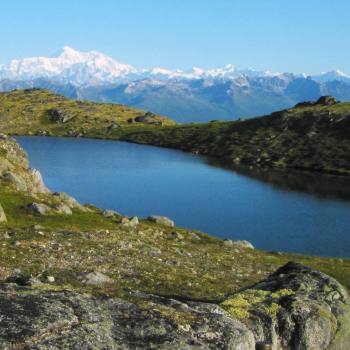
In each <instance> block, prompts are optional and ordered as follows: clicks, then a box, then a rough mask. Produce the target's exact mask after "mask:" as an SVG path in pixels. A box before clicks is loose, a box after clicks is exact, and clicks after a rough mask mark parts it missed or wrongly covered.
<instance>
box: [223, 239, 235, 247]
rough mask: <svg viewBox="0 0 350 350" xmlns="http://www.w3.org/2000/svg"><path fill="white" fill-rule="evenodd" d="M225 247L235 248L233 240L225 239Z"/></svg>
mask: <svg viewBox="0 0 350 350" xmlns="http://www.w3.org/2000/svg"><path fill="white" fill-rule="evenodd" d="M223 244H224V246H226V247H232V246H233V241H232V239H224V243H223Z"/></svg>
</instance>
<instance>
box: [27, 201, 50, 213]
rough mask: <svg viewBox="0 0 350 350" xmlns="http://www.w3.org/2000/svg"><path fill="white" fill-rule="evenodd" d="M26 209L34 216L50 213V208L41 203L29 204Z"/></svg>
mask: <svg viewBox="0 0 350 350" xmlns="http://www.w3.org/2000/svg"><path fill="white" fill-rule="evenodd" d="M26 209H27V210H28V211H30V212H32V213H34V214H40V215H48V214H49V213H50V212H51V208H50V207H49V206H48V205H46V204H43V203H35V202H34V203H31V204H29V205H27V207H26Z"/></svg>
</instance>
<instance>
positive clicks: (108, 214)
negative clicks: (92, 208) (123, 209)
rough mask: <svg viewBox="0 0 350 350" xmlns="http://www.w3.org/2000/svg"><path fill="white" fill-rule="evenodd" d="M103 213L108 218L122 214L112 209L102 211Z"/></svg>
mask: <svg viewBox="0 0 350 350" xmlns="http://www.w3.org/2000/svg"><path fill="white" fill-rule="evenodd" d="M102 214H103V216H104V217H106V218H114V217H116V216H121V215H120V214H119V213H118V212H116V211H115V210H112V209H106V210H104V211H103V212H102Z"/></svg>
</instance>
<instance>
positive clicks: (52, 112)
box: [46, 108, 74, 123]
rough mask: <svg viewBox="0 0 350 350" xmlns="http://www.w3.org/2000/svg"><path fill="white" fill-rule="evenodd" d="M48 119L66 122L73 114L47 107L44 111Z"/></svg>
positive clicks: (55, 121)
mask: <svg viewBox="0 0 350 350" xmlns="http://www.w3.org/2000/svg"><path fill="white" fill-rule="evenodd" d="M46 114H47V116H48V119H49V120H50V121H52V122H54V123H67V122H68V121H70V120H71V119H73V118H74V115H73V114H67V113H66V112H64V111H61V110H59V109H55V108H54V109H49V110H47V112H46Z"/></svg>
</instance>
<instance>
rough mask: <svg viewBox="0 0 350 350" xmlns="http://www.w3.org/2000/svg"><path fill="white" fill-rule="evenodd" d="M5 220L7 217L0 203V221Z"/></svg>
mask: <svg viewBox="0 0 350 350" xmlns="http://www.w3.org/2000/svg"><path fill="white" fill-rule="evenodd" d="M6 221H7V218H6V214H5V211H4V209H3V207H2V205H1V204H0V222H6Z"/></svg>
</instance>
